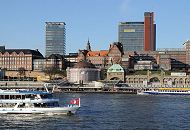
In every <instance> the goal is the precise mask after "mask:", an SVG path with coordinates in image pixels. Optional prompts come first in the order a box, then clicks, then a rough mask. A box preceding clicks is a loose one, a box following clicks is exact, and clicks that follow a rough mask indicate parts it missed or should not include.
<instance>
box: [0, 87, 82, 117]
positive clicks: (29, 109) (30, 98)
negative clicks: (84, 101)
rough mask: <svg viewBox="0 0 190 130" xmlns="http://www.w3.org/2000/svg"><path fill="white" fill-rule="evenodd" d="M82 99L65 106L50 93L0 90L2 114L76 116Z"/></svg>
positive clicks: (0, 110)
mask: <svg viewBox="0 0 190 130" xmlns="http://www.w3.org/2000/svg"><path fill="white" fill-rule="evenodd" d="M79 108H80V98H77V99H73V100H71V101H70V102H68V103H67V104H65V106H60V105H59V99H56V98H54V97H53V94H52V93H50V92H44V91H36V90H35V91H33V90H32V91H31V90H0V113H6V114H33V113H34V114H49V113H51V114H75V113H76V111H77V110H78V109H79Z"/></svg>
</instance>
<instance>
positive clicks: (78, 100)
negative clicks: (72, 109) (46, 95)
mask: <svg viewBox="0 0 190 130" xmlns="http://www.w3.org/2000/svg"><path fill="white" fill-rule="evenodd" d="M70 104H72V105H78V106H80V98H77V99H73V100H71V101H70Z"/></svg>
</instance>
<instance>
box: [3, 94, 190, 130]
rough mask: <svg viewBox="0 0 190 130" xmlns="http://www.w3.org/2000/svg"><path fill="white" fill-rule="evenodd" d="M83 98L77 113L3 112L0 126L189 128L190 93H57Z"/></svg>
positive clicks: (62, 99) (63, 97)
mask: <svg viewBox="0 0 190 130" xmlns="http://www.w3.org/2000/svg"><path fill="white" fill-rule="evenodd" d="M55 96H56V97H58V98H60V100H61V103H64V102H65V101H66V100H68V101H69V100H70V99H72V98H75V97H76V98H78V97H80V98H81V108H80V109H79V111H78V112H77V113H76V114H75V115H71V116H66V115H51V114H49V115H38V114H26V115H25V114H22V115H15V114H8V115H7V114H2V115H1V116H0V129H27V130H30V129H31V130H33V129H36V130H42V129H46V130H47V129H52V130H55V129H60V130H62V129H76V130H78V129H189V128H190V123H189V122H190V96H163V95H160V96H159V95H155V96H152V95H146V96H145V95H129V94H109V93H105V94H104V93H78V94H77V93H57V94H55Z"/></svg>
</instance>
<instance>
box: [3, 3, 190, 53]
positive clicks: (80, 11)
mask: <svg viewBox="0 0 190 130" xmlns="http://www.w3.org/2000/svg"><path fill="white" fill-rule="evenodd" d="M189 4H190V1H189V0H180V1H178V0H0V45H5V46H6V48H7V49H16V48H21V49H39V51H40V52H41V53H42V54H43V55H44V53H45V22H65V23H66V53H67V54H68V53H73V52H78V50H79V49H85V48H86V43H87V41H88V39H89V40H90V43H91V48H92V50H107V49H108V48H109V44H111V43H112V42H117V41H118V24H119V22H141V21H142V22H143V21H144V12H147V11H150V12H154V14H155V19H154V21H155V23H156V26H157V30H156V45H157V48H182V47H183V46H182V44H183V43H184V42H185V41H186V40H188V39H190V9H189Z"/></svg>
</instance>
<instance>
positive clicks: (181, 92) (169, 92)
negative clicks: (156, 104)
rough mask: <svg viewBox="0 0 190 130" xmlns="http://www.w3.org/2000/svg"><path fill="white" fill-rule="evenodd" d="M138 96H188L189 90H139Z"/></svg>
mask: <svg viewBox="0 0 190 130" xmlns="http://www.w3.org/2000/svg"><path fill="white" fill-rule="evenodd" d="M137 94H138V95H161V94H162V95H190V88H172V87H171V88H154V89H150V90H139V91H137Z"/></svg>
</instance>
